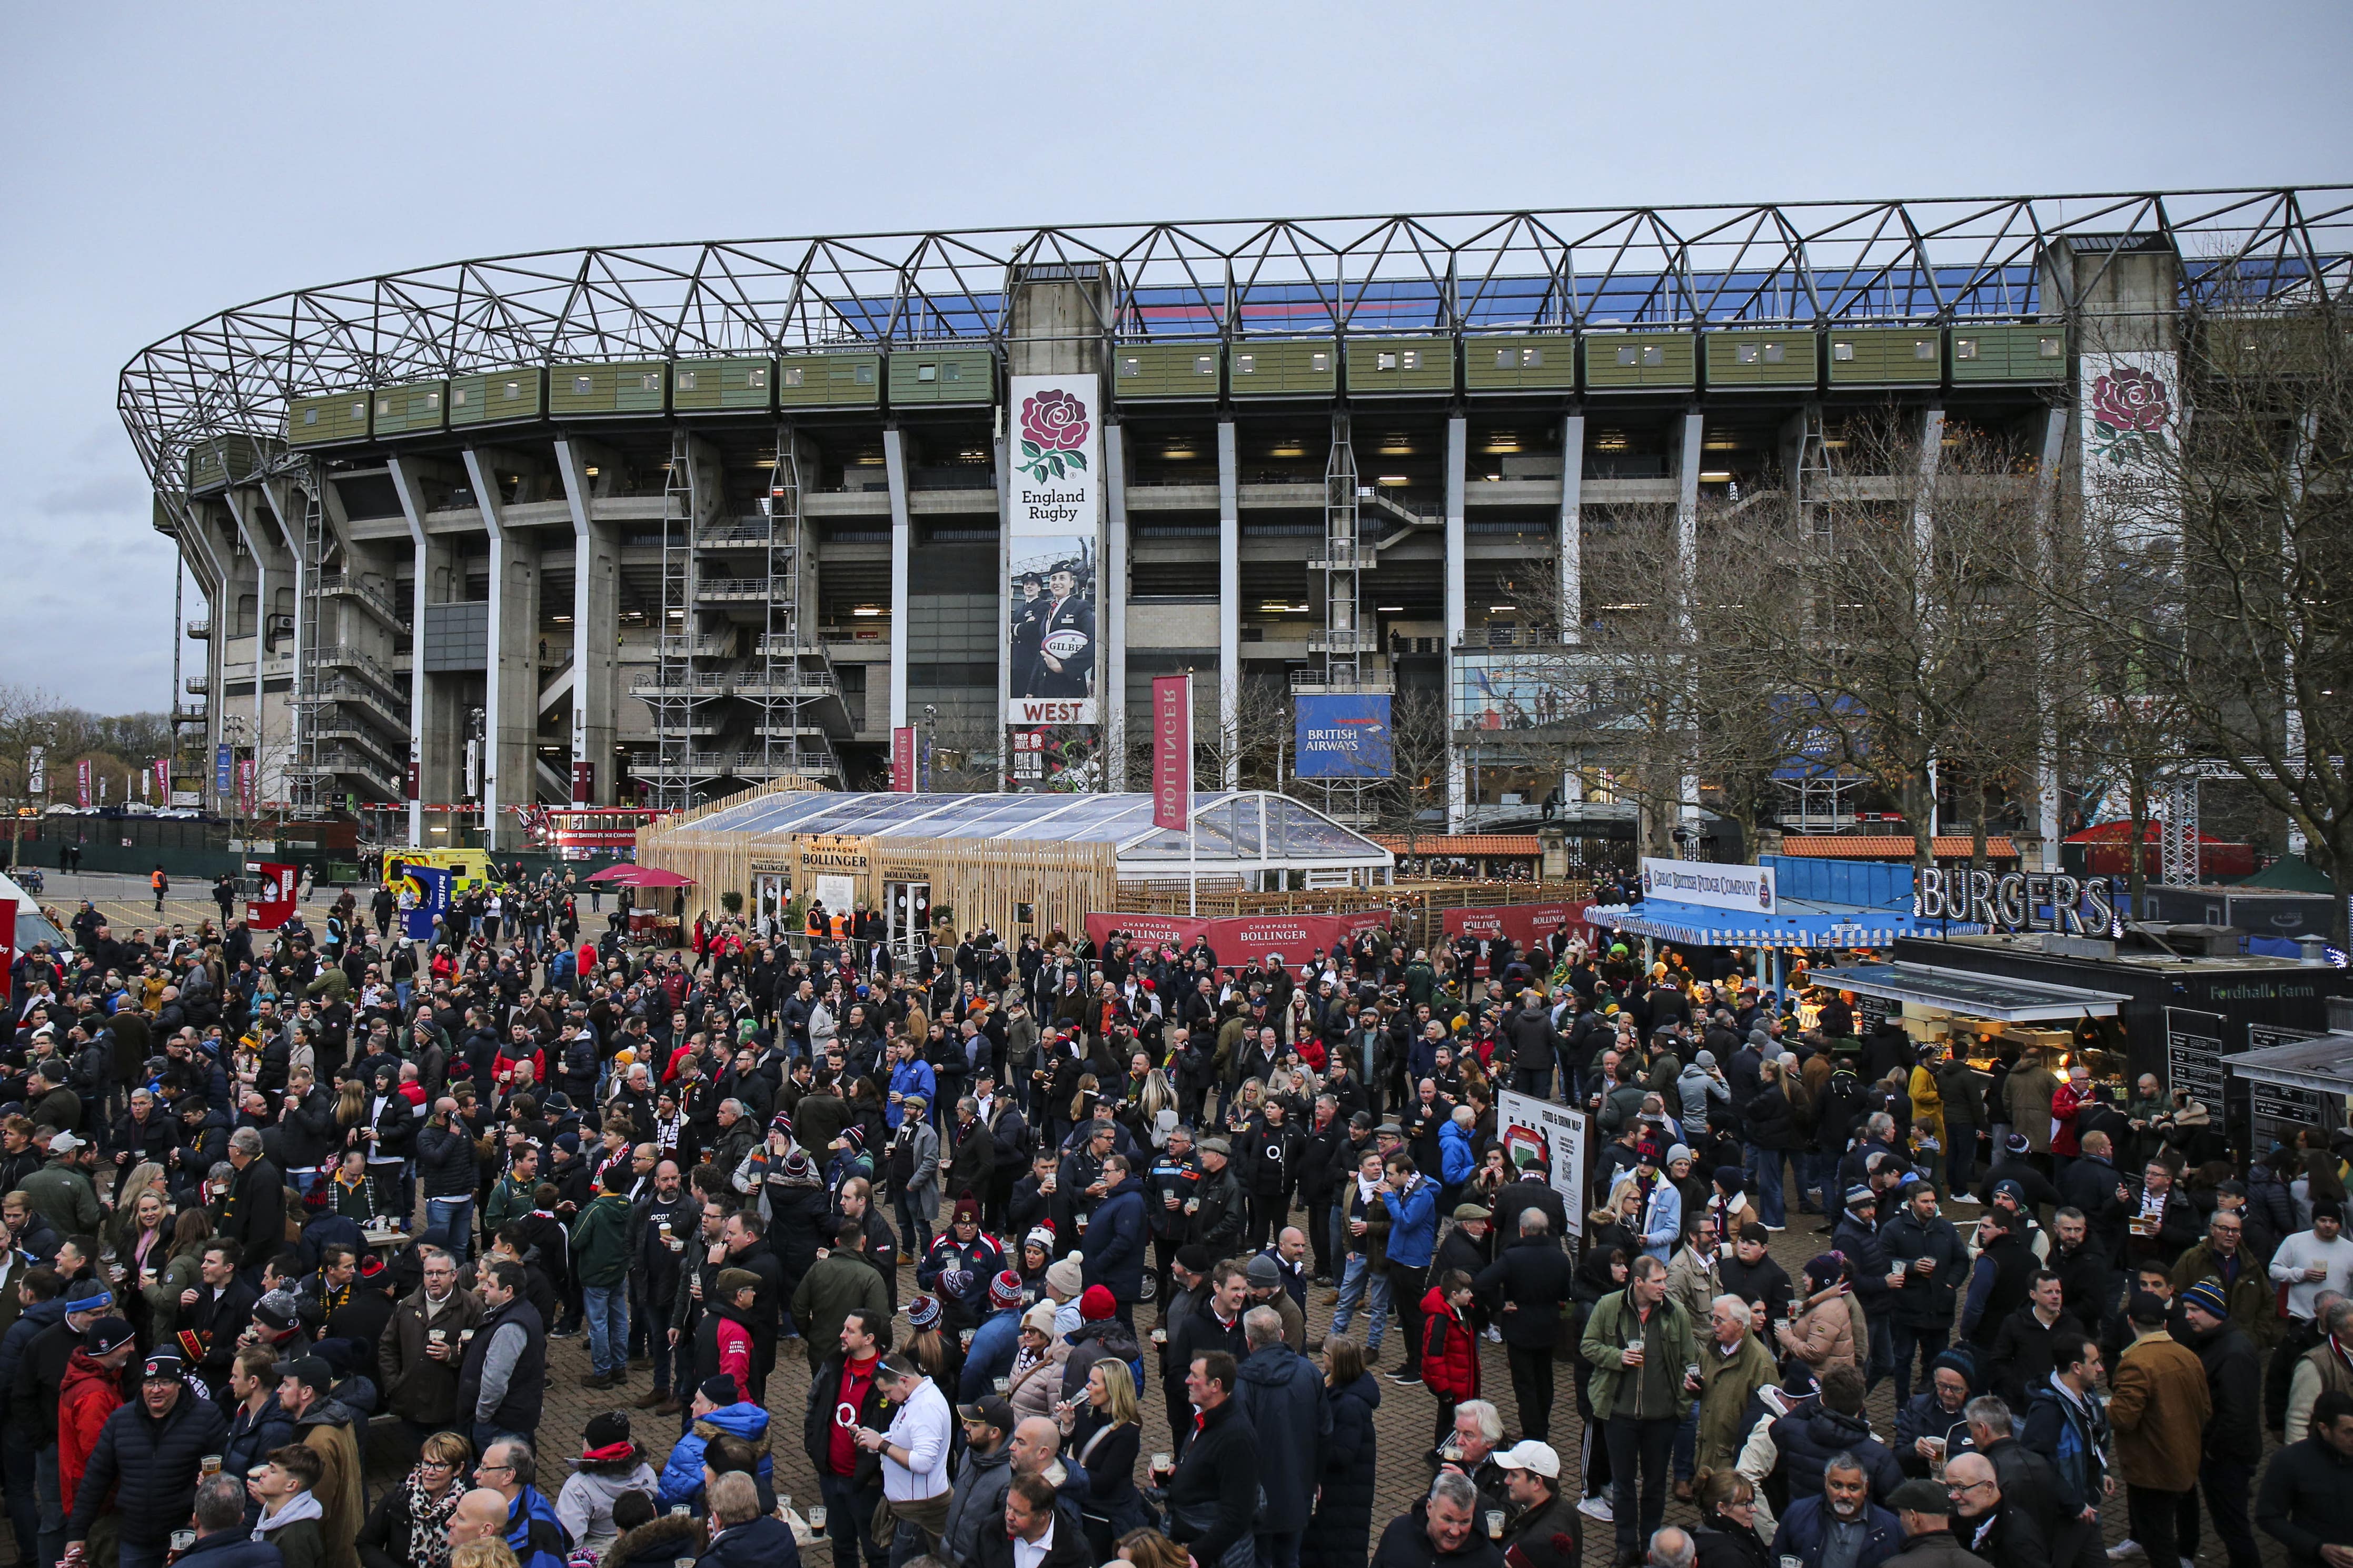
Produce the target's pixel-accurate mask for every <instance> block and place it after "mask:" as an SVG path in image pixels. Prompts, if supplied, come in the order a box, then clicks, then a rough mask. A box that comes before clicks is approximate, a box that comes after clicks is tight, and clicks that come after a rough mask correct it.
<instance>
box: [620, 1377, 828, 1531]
mask: <svg viewBox="0 0 2353 1568" xmlns="http://www.w3.org/2000/svg"><path fill="white" fill-rule="evenodd" d="M828 1364H832V1365H834V1372H835V1375H836V1376H837V1377H838V1376H839V1373H840V1368H839V1365H838V1364H834V1363H828ZM713 1437H741V1438H743V1439H744V1441H745V1442H747V1443H749V1444H751V1445H752V1447H753V1451H754V1452H755V1453H757V1454H758V1455H759V1456H760V1468H759V1480H760V1484H761V1485H762V1486H763V1487H764V1488H765V1487H767V1486H771V1485H773V1484H774V1483H775V1476H776V1461H775V1459H774V1458H772V1457H771V1456H770V1454H769V1452H768V1413H767V1412H766V1411H765V1410H763V1409H762V1408H760V1406H758V1405H751V1404H736V1405H721V1406H720V1407H719V1408H718V1409H716V1410H714V1411H712V1413H711V1414H710V1415H698V1416H696V1417H695V1418H694V1425H693V1426H691V1427H689V1428H688V1429H687V1434H686V1436H683V1437H681V1438H680V1439H679V1440H678V1442H677V1443H676V1444H675V1445H674V1446H672V1447H671V1448H670V1458H668V1459H666V1460H664V1461H663V1462H662V1468H661V1479H660V1482H659V1486H660V1491H659V1494H658V1495H657V1496H656V1498H655V1501H657V1502H659V1503H660V1504H661V1506H662V1507H664V1508H676V1507H677V1506H678V1505H679V1504H681V1503H685V1504H687V1505H688V1506H689V1507H691V1508H694V1509H697V1510H700V1509H701V1508H702V1451H703V1449H705V1448H707V1447H710V1446H711V1440H712V1438H713Z"/></svg>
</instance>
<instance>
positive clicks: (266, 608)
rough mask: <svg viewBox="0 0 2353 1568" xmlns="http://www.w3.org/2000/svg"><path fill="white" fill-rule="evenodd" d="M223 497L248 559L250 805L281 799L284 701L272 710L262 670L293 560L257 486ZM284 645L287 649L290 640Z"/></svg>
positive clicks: (269, 655)
mask: <svg viewBox="0 0 2353 1568" xmlns="http://www.w3.org/2000/svg"><path fill="white" fill-rule="evenodd" d="M224 500H227V504H228V511H229V517H230V520H231V521H232V522H233V523H234V525H235V526H236V529H237V538H238V539H239V540H241V541H242V542H244V544H245V549H246V553H247V554H248V555H249V556H251V557H252V558H253V579H254V612H253V710H252V713H251V716H250V717H249V718H248V721H247V722H248V724H249V725H250V730H249V731H248V737H247V738H248V741H249V742H250V743H251V744H252V747H253V774H254V782H253V790H254V801H255V804H256V805H259V804H260V803H261V802H263V801H270V800H277V801H283V800H284V799H285V798H286V763H287V762H288V760H289V757H288V752H287V743H288V736H287V731H286V724H285V722H284V716H285V712H286V706H285V704H284V703H282V702H281V703H280V704H278V709H277V712H276V713H275V714H273V713H272V712H271V710H270V704H269V700H268V689H269V679H268V670H269V665H270V663H271V660H272V657H273V656H272V652H271V648H270V641H269V617H270V615H271V612H272V609H273V607H274V606H273V604H272V601H273V598H274V596H275V595H276V594H277V592H278V590H279V589H280V588H283V587H286V586H287V585H288V584H290V583H292V582H293V581H294V570H293V562H292V559H291V557H290V556H289V555H288V553H287V552H286V547H285V543H284V542H283V541H282V540H281V539H280V537H279V534H278V531H277V525H276V524H275V523H274V522H273V521H269V520H268V519H266V518H265V517H264V516H263V513H264V512H265V511H266V510H267V507H266V505H265V503H264V502H263V501H262V500H261V497H260V494H259V491H258V490H256V489H251V488H248V487H245V486H238V487H236V488H234V489H230V490H229V491H228V492H227V495H226V496H225V497H224ZM284 646H285V647H289V648H290V647H291V644H287V645H284ZM281 657H282V656H281ZM288 668H292V666H291V665H289V666H288Z"/></svg>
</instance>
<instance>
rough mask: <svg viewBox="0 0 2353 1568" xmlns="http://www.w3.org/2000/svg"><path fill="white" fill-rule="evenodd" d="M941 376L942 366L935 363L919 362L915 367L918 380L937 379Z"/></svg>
mask: <svg viewBox="0 0 2353 1568" xmlns="http://www.w3.org/2000/svg"><path fill="white" fill-rule="evenodd" d="M939 378H940V367H939V366H937V365H935V364H919V365H917V366H916V367H915V379H916V380H917V381H937V380H939Z"/></svg>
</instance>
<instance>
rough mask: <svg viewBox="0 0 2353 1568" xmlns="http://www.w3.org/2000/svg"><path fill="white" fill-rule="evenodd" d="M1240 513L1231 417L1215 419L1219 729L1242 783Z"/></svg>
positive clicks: (1229, 781) (1231, 768)
mask: <svg viewBox="0 0 2353 1568" xmlns="http://www.w3.org/2000/svg"><path fill="white" fill-rule="evenodd" d="M1241 705H1242V518H1241V463H1240V458H1238V457H1237V456H1236V453H1235V447H1234V422H1233V421H1232V420H1230V419H1221V420H1219V422H1218V731H1219V737H1220V739H1221V742H1222V744H1223V748H1224V751H1225V754H1226V776H1225V779H1224V780H1223V783H1224V786H1225V787H1226V788H1228V789H1239V788H1240V787H1241V771H1242V770H1241V756H1240V750H1241V726H1242V716H1241Z"/></svg>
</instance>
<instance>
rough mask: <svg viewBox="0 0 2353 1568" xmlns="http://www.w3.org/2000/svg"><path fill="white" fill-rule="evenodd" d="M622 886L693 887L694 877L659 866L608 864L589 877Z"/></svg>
mask: <svg viewBox="0 0 2353 1568" xmlns="http://www.w3.org/2000/svg"><path fill="white" fill-rule="evenodd" d="M589 880H590V881H592V882H609V883H611V884H613V885H614V886H616V887H621V888H691V887H692V886H694V879H693V878H691V877H681V876H680V875H679V874H678V873H677V872H675V871H665V870H663V869H662V868H660V867H659V866H607V867H606V868H604V869H603V870H601V871H598V872H596V874H595V875H593V876H591V877H590V878H589Z"/></svg>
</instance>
